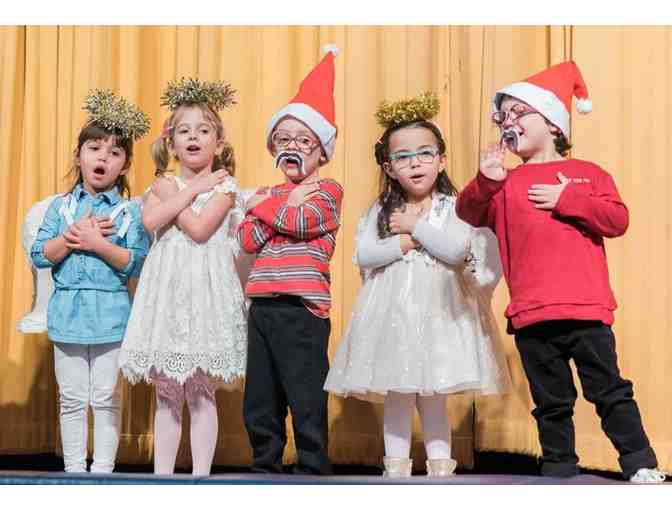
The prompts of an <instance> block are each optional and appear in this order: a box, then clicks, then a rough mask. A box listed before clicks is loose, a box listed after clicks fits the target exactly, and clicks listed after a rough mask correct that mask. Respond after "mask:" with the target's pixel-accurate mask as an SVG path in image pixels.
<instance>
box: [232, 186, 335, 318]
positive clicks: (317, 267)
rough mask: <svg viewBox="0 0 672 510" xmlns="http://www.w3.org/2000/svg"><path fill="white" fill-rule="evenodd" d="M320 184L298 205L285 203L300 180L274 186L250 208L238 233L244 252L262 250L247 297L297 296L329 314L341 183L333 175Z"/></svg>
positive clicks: (318, 312)
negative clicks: (310, 195) (332, 258)
mask: <svg viewBox="0 0 672 510" xmlns="http://www.w3.org/2000/svg"><path fill="white" fill-rule="evenodd" d="M318 184H319V186H320V189H319V191H318V193H316V194H315V196H313V197H312V198H311V199H310V200H307V201H306V202H304V203H303V204H301V205H299V206H296V207H293V206H290V205H287V198H288V196H289V194H290V193H291V191H292V190H293V189H294V188H296V186H297V185H296V184H292V183H285V184H281V185H278V186H274V187H273V188H271V196H270V197H269V198H267V199H266V200H264V201H263V202H261V203H260V204H258V205H257V206H256V207H254V208H253V209H251V210H250V211H248V213H247V216H246V217H245V219H244V220H243V222H242V223H241V224H240V227H239V229H238V239H239V241H240V244H241V246H242V247H243V249H244V250H245V251H246V252H248V253H258V255H257V259H256V260H255V262H254V266H253V268H252V272H251V273H250V277H249V279H248V282H247V286H246V288H245V291H246V293H247V295H248V296H249V297H255V296H257V297H262V296H277V295H280V294H285V295H291V296H299V297H301V298H302V300H303V303H304V304H305V306H306V308H308V310H310V311H311V312H312V313H314V314H315V315H317V316H318V317H323V318H327V317H329V309H330V308H331V293H330V292H329V286H330V283H331V276H330V274H329V261H330V260H331V257H332V255H333V254H334V249H335V248H336V233H337V232H338V229H339V227H340V226H341V202H342V200H343V188H342V187H341V185H340V184H339V183H337V182H336V181H334V180H333V179H321V180H320V181H318Z"/></svg>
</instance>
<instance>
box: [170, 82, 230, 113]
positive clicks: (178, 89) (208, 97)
mask: <svg viewBox="0 0 672 510" xmlns="http://www.w3.org/2000/svg"><path fill="white" fill-rule="evenodd" d="M235 93H236V91H235V90H234V89H233V88H231V85H229V84H228V83H224V82H223V81H200V80H199V79H197V78H180V80H173V81H170V82H168V85H167V86H166V90H164V92H163V95H162V96H161V106H167V107H168V108H169V109H170V110H171V111H175V110H176V109H177V108H178V107H180V106H181V105H183V104H196V103H205V104H207V105H208V106H209V107H210V108H212V109H213V110H214V111H219V110H222V109H224V108H226V107H228V106H231V105H233V104H236V101H235V100H234V98H233V96H234V95H235Z"/></svg>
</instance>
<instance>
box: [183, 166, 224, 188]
mask: <svg viewBox="0 0 672 510" xmlns="http://www.w3.org/2000/svg"><path fill="white" fill-rule="evenodd" d="M227 177H229V172H227V171H226V170H224V169H220V170H217V171H216V172H201V173H200V174H198V175H197V176H196V177H194V178H193V179H192V180H191V182H190V183H189V187H190V188H192V189H193V190H194V191H195V192H196V193H199V194H200V193H206V192H208V191H210V190H211V189H212V188H214V187H215V186H217V185H218V184H221V183H223V182H224V179H226V178H227Z"/></svg>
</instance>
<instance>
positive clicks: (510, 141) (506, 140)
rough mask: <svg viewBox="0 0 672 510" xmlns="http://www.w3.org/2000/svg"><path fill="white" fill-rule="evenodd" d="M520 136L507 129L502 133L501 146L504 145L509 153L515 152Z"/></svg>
mask: <svg viewBox="0 0 672 510" xmlns="http://www.w3.org/2000/svg"><path fill="white" fill-rule="evenodd" d="M519 137H520V135H519V134H518V133H517V132H516V131H514V130H513V129H507V130H506V131H504V132H503V133H502V140H501V142H502V144H503V145H506V146H507V147H508V148H509V150H510V151H511V152H516V149H518V141H519Z"/></svg>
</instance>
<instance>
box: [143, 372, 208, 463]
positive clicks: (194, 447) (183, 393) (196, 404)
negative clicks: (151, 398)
mask: <svg viewBox="0 0 672 510" xmlns="http://www.w3.org/2000/svg"><path fill="white" fill-rule="evenodd" d="M153 382H154V383H155V384H156V414H155V415H154V473H155V474H157V475H166V474H172V473H173V472H174V471H175V459H176V458H177V450H178V448H179V446H180V437H181V435H182V409H183V407H184V402H185V400H186V402H187V406H188V408H189V418H190V421H191V431H190V432H191V434H190V436H191V457H192V464H193V467H192V474H193V475H194V476H207V475H209V474H210V468H211V467H212V459H213V458H214V456H215V447H216V446H217V429H218V420H217V402H216V400H215V386H214V384H213V382H212V381H211V380H210V379H209V378H208V377H207V376H206V375H205V374H203V373H202V372H200V371H199V372H197V373H196V374H195V375H194V376H193V377H191V378H189V379H188V380H187V381H186V383H185V384H184V385H181V384H178V383H177V382H176V381H174V380H173V379H170V378H168V377H166V376H164V375H162V374H159V375H156V374H154V376H153Z"/></svg>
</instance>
